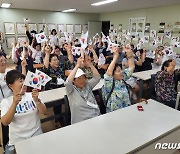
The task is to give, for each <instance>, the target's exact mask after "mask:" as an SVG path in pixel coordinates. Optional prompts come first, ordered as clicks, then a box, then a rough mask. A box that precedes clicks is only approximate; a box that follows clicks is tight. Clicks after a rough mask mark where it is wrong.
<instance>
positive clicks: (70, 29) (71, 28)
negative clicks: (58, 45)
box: [66, 24, 74, 34]
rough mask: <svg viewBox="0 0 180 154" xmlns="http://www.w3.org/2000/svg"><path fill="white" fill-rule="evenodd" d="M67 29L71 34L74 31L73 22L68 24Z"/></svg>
mask: <svg viewBox="0 0 180 154" xmlns="http://www.w3.org/2000/svg"><path fill="white" fill-rule="evenodd" d="M66 31H67V33H69V34H72V33H74V26H73V25H72V24H67V25H66Z"/></svg>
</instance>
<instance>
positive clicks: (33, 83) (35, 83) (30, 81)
mask: <svg viewBox="0 0 180 154" xmlns="http://www.w3.org/2000/svg"><path fill="white" fill-rule="evenodd" d="M24 85H25V86H29V87H32V88H35V89H39V90H41V79H40V76H38V75H37V74H35V73H33V72H30V71H28V73H27V75H26V78H25V81H24Z"/></svg>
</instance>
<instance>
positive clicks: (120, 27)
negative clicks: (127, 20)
mask: <svg viewBox="0 0 180 154" xmlns="http://www.w3.org/2000/svg"><path fill="white" fill-rule="evenodd" d="M118 32H119V33H120V32H122V24H119V27H118Z"/></svg>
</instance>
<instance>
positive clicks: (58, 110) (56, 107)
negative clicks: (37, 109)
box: [53, 100, 64, 125]
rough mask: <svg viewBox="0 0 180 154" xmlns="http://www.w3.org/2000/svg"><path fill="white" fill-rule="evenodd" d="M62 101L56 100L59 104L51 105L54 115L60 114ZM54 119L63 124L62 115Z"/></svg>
mask: <svg viewBox="0 0 180 154" xmlns="http://www.w3.org/2000/svg"><path fill="white" fill-rule="evenodd" d="M63 101H64V100H58V101H57V102H58V103H60V105H58V106H54V107H53V111H54V114H55V115H60V114H62V104H63ZM55 121H56V122H60V124H61V125H64V119H63V116H62V117H60V118H58V119H55Z"/></svg>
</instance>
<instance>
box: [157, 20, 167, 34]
mask: <svg viewBox="0 0 180 154" xmlns="http://www.w3.org/2000/svg"><path fill="white" fill-rule="evenodd" d="M164 28H165V22H161V23H160V24H159V32H158V33H164Z"/></svg>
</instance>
